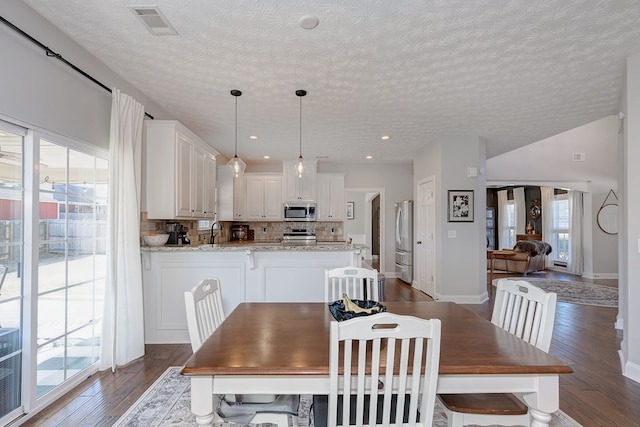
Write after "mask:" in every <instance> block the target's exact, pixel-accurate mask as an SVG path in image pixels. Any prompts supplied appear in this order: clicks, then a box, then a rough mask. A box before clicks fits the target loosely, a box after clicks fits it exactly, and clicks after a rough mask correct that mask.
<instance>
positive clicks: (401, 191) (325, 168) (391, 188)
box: [318, 162, 413, 277]
mask: <svg viewBox="0 0 640 427" xmlns="http://www.w3.org/2000/svg"><path fill="white" fill-rule="evenodd" d="M318 172H325V173H330V172H346V175H345V179H344V185H345V188H381V189H383V191H384V192H383V194H381V197H382V202H381V203H383V204H382V205H381V206H380V211H381V214H382V215H384V218H383V220H384V247H382V248H380V257H381V260H380V262H381V265H382V266H383V267H384V273H385V275H387V276H388V277H395V246H394V238H393V235H394V232H395V230H394V214H395V203H396V202H397V201H398V200H405V199H412V198H413V168H412V165H411V164H410V163H397V164H375V163H371V164H367V163H358V164H348V165H347V164H344V163H325V162H319V163H318Z"/></svg>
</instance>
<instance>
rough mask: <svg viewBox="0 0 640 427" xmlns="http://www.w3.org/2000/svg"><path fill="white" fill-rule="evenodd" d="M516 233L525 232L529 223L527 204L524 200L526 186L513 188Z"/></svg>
mask: <svg viewBox="0 0 640 427" xmlns="http://www.w3.org/2000/svg"><path fill="white" fill-rule="evenodd" d="M513 205H514V211H515V229H516V234H524V231H525V226H526V224H527V206H526V205H525V201H524V187H517V188H514V189H513Z"/></svg>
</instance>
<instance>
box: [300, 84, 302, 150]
mask: <svg viewBox="0 0 640 427" xmlns="http://www.w3.org/2000/svg"><path fill="white" fill-rule="evenodd" d="M300 157H302V96H300Z"/></svg>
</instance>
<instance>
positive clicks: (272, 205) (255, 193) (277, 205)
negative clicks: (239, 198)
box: [244, 173, 282, 221]
mask: <svg viewBox="0 0 640 427" xmlns="http://www.w3.org/2000/svg"><path fill="white" fill-rule="evenodd" d="M244 193H245V199H244V202H245V204H244V208H245V217H246V218H245V219H246V220H247V221H280V220H282V176H281V175H279V174H278V175H276V174H249V173H245V174H244Z"/></svg>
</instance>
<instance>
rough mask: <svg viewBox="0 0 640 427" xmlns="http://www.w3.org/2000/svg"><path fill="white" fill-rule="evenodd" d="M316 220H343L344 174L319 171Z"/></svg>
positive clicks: (317, 177)
mask: <svg viewBox="0 0 640 427" xmlns="http://www.w3.org/2000/svg"><path fill="white" fill-rule="evenodd" d="M316 179H317V181H318V220H319V221H343V220H344V217H345V212H344V211H345V201H344V174H341V173H319V174H317V175H316Z"/></svg>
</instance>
